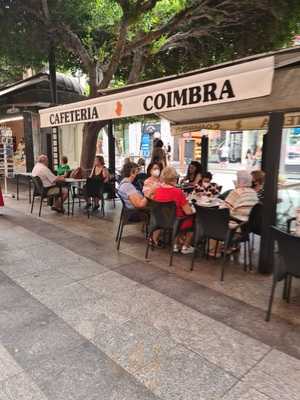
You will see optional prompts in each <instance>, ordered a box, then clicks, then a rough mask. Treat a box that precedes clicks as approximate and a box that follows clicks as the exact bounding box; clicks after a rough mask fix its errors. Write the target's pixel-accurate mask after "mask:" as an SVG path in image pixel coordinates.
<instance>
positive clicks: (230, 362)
mask: <svg viewBox="0 0 300 400" xmlns="http://www.w3.org/2000/svg"><path fill="white" fill-rule="evenodd" d="M161 296H162V295H161V294H159V293H156V292H154V291H151V290H150V289H147V288H145V289H144V288H141V289H140V290H139V295H138V297H139V298H140V300H141V304H145V307H144V308H140V309H139V310H138V311H137V313H136V317H137V319H139V318H143V319H145V320H146V321H148V323H149V324H151V325H153V326H154V327H155V328H157V329H159V330H162V331H165V332H167V333H168V335H170V336H171V337H172V339H173V340H175V341H177V342H179V343H182V344H183V345H185V346H187V347H189V348H190V349H192V350H193V351H195V352H197V353H199V354H200V355H201V356H203V357H205V358H207V359H208V360H209V361H211V362H212V363H214V364H216V365H218V366H220V367H221V368H223V369H225V370H226V371H228V372H230V373H231V374H233V375H234V376H236V377H241V376H243V375H244V374H245V373H246V372H247V371H248V370H249V369H250V368H251V367H253V366H254V365H255V364H256V363H257V362H258V361H259V360H260V359H261V358H262V357H263V356H264V355H265V354H266V353H267V352H268V351H269V346H267V345H264V344H262V343H261V342H259V341H256V340H254V339H252V338H250V337H249V336H247V335H244V334H242V333H240V332H237V331H235V330H233V329H231V328H229V327H227V326H226V325H224V324H222V323H219V322H217V321H215V320H213V319H211V318H208V317H207V316H205V315H203V314H199V313H197V312H196V311H194V310H191V309H189V308H188V307H185V306H183V305H182V304H180V303H178V302H176V301H174V300H171V299H166V300H164V299H162V298H161ZM156 297H157V299H155V298H156ZM147 298H148V299H147ZM174 321H176V323H174Z"/></svg>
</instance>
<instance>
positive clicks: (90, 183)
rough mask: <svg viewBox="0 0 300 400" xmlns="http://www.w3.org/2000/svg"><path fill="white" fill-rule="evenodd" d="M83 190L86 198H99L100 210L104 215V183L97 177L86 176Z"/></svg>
mask: <svg viewBox="0 0 300 400" xmlns="http://www.w3.org/2000/svg"><path fill="white" fill-rule="evenodd" d="M85 191H86V196H87V198H90V197H92V198H95V197H97V198H98V199H99V200H100V212H101V214H102V216H103V217H104V216H105V207H104V204H105V200H104V191H105V183H104V182H103V181H102V180H101V179H99V178H98V177H92V178H87V180H86V185H85Z"/></svg>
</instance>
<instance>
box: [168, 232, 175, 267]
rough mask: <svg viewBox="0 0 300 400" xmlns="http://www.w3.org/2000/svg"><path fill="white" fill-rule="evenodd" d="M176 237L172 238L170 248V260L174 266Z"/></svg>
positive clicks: (170, 264)
mask: <svg viewBox="0 0 300 400" xmlns="http://www.w3.org/2000/svg"><path fill="white" fill-rule="evenodd" d="M175 240H176V238H172V239H171V250H170V262H169V266H170V267H172V265H173V255H174V244H175Z"/></svg>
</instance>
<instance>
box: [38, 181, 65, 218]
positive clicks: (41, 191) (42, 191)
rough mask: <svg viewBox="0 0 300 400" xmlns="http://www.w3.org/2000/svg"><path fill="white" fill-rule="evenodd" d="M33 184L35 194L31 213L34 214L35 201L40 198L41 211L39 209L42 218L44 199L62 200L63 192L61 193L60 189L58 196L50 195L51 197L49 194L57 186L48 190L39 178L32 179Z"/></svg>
mask: <svg viewBox="0 0 300 400" xmlns="http://www.w3.org/2000/svg"><path fill="white" fill-rule="evenodd" d="M32 183H33V194H32V203H31V210H30V213H31V214H32V212H33V206H34V199H35V198H36V197H40V198H41V201H40V209H39V217H40V216H41V213H42V205H43V201H44V199H57V198H59V197H60V198H61V199H62V192H61V188H60V190H59V193H58V194H50V195H49V194H48V193H49V190H50V189H52V188H53V187H55V186H50V187H47V188H46V187H44V186H43V182H42V180H41V178H40V177H39V176H34V177H32Z"/></svg>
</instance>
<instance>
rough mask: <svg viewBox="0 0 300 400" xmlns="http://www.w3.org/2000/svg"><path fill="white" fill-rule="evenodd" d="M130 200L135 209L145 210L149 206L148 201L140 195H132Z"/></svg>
mask: <svg viewBox="0 0 300 400" xmlns="http://www.w3.org/2000/svg"><path fill="white" fill-rule="evenodd" d="M128 199H129V201H130V203H131V204H132V205H133V207H135V208H144V207H146V206H147V199H146V198H145V197H142V196H140V195H139V194H138V193H133V194H130V195H129V196H128Z"/></svg>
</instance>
